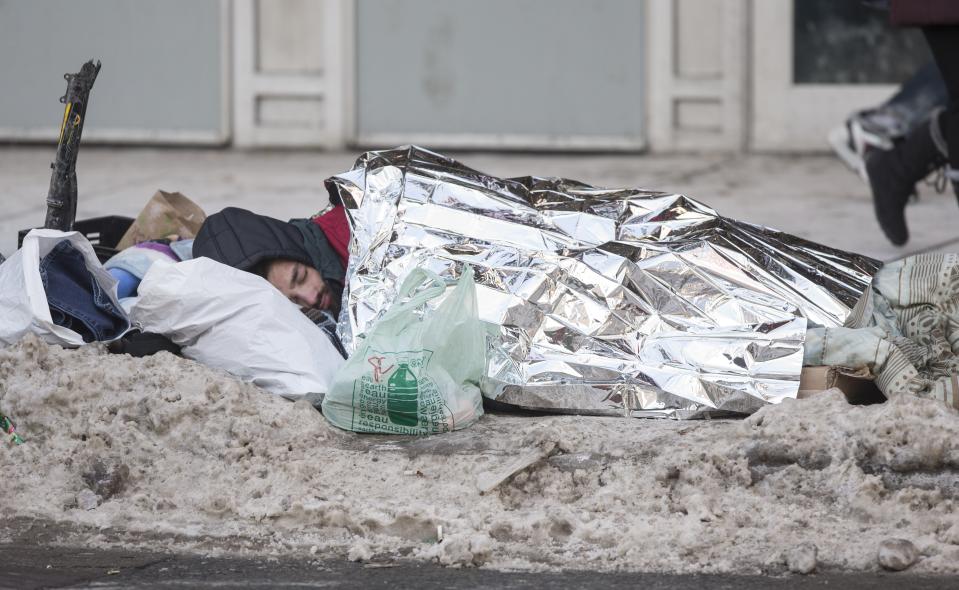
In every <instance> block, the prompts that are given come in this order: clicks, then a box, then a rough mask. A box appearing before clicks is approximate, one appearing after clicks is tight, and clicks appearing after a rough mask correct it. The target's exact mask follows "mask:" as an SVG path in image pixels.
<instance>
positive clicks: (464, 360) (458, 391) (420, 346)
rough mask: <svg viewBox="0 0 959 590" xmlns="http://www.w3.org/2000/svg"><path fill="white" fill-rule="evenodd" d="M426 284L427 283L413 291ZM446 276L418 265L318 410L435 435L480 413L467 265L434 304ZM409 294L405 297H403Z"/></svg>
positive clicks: (482, 351) (478, 344)
mask: <svg viewBox="0 0 959 590" xmlns="http://www.w3.org/2000/svg"><path fill="white" fill-rule="evenodd" d="M426 283H430V286H429V287H427V288H425V289H421V290H420V291H419V292H417V293H416V294H414V291H415V290H416V289H417V288H418V287H420V286H421V285H424V284H426ZM445 292H446V283H445V282H444V281H443V279H442V278H440V277H439V276H437V275H436V274H435V273H432V272H429V271H427V270H424V269H421V268H417V269H415V270H413V272H411V273H410V275H409V276H408V277H407V278H406V280H405V281H404V282H403V285H402V286H401V287H400V290H399V293H397V298H396V302H395V303H394V304H393V306H392V307H391V308H390V309H389V310H388V311H387V312H386V313H385V314H383V317H381V318H380V319H379V320H377V322H376V323H375V324H373V327H372V328H371V329H370V331H369V333H368V334H367V335H366V336H365V338H364V339H363V341H362V342H361V343H360V344H359V346H357V348H356V352H355V353H353V356H351V357H350V359H349V360H348V361H347V362H346V364H345V365H344V366H343V369H342V370H341V371H340V372H339V373H338V374H337V375H336V380H335V381H334V382H333V387H332V388H331V389H330V392H329V393H328V394H327V395H326V397H325V398H323V415H324V416H326V418H327V419H328V420H329V421H330V422H331V423H333V424H334V425H336V426H339V427H340V428H343V429H346V430H353V431H355V432H379V433H394V434H438V433H441V432H449V431H451V430H459V429H461V428H465V427H467V426H469V425H470V424H472V423H474V422H476V420H478V419H479V418H480V416H482V415H483V399H482V395H481V394H480V389H479V382H480V378H481V376H482V375H483V374H484V373H485V372H486V329H485V327H484V324H483V323H482V322H481V321H480V319H479V312H478V311H477V302H476V285H475V283H474V282H473V270H472V269H471V268H470V267H469V266H467V267H465V269H464V271H463V274H462V275H461V276H460V279H459V282H458V283H457V285H456V287H455V288H454V289H452V291H451V292H450V293H449V295H448V296H447V297H446V298H445V299H444V300H443V301H442V302H441V303H440V304H439V306H438V307H437V308H436V309H429V308H428V307H426V308H425V310H424V311H423V312H422V314H421V313H420V312H419V309H420V308H423V307H425V306H426V303H427V302H428V301H430V300H432V299H436V298H438V297H441V296H443V294H444V293H445ZM406 297H409V299H408V300H405V301H404V298H406Z"/></svg>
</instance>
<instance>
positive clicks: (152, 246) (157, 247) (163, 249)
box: [134, 242, 180, 261]
mask: <svg viewBox="0 0 959 590" xmlns="http://www.w3.org/2000/svg"><path fill="white" fill-rule="evenodd" d="M134 247H135V248H146V249H147V250H153V251H155V252H160V253H162V254H166V255H167V256H169V257H170V258H172V259H173V260H177V261H179V260H180V257H179V256H177V255H176V253H175V252H174V251H173V248H171V247H170V246H168V245H167V244H159V243H157V242H140V243H139V244H137V245H136V246H134Z"/></svg>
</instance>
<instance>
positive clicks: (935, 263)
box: [803, 254, 959, 409]
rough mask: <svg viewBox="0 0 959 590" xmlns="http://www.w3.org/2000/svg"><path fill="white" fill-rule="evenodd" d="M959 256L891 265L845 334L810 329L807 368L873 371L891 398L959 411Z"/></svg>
mask: <svg viewBox="0 0 959 590" xmlns="http://www.w3.org/2000/svg"><path fill="white" fill-rule="evenodd" d="M957 353H959V254H921V255H918V256H911V257H909V258H905V259H903V260H898V261H896V262H892V263H889V264H887V265H885V266H884V267H883V268H882V269H881V270H880V271H879V272H878V273H876V276H875V277H873V280H872V285H871V286H870V287H869V288H868V289H866V291H865V292H864V293H863V295H862V297H861V298H860V299H859V302H858V303H857V304H856V306H855V308H854V309H853V310H852V312H851V313H850V314H849V317H848V319H847V320H846V324H845V326H844V327H842V328H814V329H811V330H809V332H808V333H807V338H806V348H805V353H804V359H803V363H804V364H806V365H831V366H844V367H852V368H860V367H867V368H868V369H869V370H870V371H871V373H872V374H873V375H874V376H875V378H876V385H877V386H878V387H879V389H880V390H881V391H882V392H883V393H884V394H886V397H893V396H897V395H901V394H903V393H910V394H913V395H919V396H922V397H930V398H934V399H938V400H941V401H943V402H945V403H947V404H949V405H950V406H952V407H954V408H956V409H959V356H957Z"/></svg>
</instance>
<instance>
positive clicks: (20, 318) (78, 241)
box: [0, 229, 122, 346]
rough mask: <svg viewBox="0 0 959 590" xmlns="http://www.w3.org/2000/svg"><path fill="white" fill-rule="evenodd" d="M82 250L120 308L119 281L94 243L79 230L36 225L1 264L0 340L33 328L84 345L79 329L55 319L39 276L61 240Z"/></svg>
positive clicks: (41, 334)
mask: <svg viewBox="0 0 959 590" xmlns="http://www.w3.org/2000/svg"><path fill="white" fill-rule="evenodd" d="M65 240H66V241H68V242H70V244H71V245H72V246H73V247H74V248H76V249H77V250H79V251H80V253H81V254H83V259H84V262H85V263H86V267H87V270H88V271H90V273H92V275H93V277H94V279H96V281H97V283H98V284H99V285H100V286H101V287H102V288H103V290H104V291H105V292H106V293H107V294H108V295H109V297H110V300H111V301H112V302H113V303H114V305H116V307H117V309H120V303H119V302H118V301H117V281H116V279H114V278H113V277H112V276H110V273H108V272H107V271H106V270H104V268H103V266H102V265H101V264H100V261H99V260H98V259H97V254H96V252H94V250H93V246H91V245H90V242H89V241H87V239H86V238H85V237H84V236H83V234H81V233H80V232H75V231H74V232H62V231H58V230H54V229H35V230H33V231H31V232H30V233H28V234H27V236H26V237H25V238H23V245H22V246H21V248H20V249H19V250H17V251H16V252H15V253H14V254H13V256H11V257H10V258H8V259H7V260H6V261H5V262H4V263H3V264H0V344H3V345H8V344H13V343H14V342H17V341H18V340H20V338H22V337H23V335H24V334H27V333H28V332H32V333H33V334H36V335H37V336H39V337H41V338H42V339H43V340H45V341H46V342H49V343H51V344H59V345H61V346H81V345H83V344H84V342H83V337H82V336H81V335H80V334H78V333H77V332H75V331H73V330H71V329H69V328H65V327H63V326H58V325H56V324H54V323H53V318H52V317H51V315H50V305H49V304H48V303H47V294H46V291H44V289H43V281H42V280H41V279H40V261H41V260H42V259H43V257H44V256H46V255H47V254H49V253H50V251H51V250H53V248H54V247H55V246H56V245H57V244H59V243H60V242H62V241H65ZM120 336H122V334H120V335H118V336H117V337H118V338H119V337H120Z"/></svg>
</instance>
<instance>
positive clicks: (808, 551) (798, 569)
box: [786, 543, 819, 575]
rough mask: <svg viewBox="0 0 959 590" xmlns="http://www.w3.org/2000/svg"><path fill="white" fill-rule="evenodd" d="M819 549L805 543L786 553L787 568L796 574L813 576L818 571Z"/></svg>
mask: <svg viewBox="0 0 959 590" xmlns="http://www.w3.org/2000/svg"><path fill="white" fill-rule="evenodd" d="M818 552H819V551H818V549H817V548H816V546H815V545H813V544H812V543H803V544H801V545H798V546H796V547H793V548H792V549H790V550H789V551H787V552H786V567H787V568H789V571H791V572H792V573H794V574H803V575H806V574H811V573H812V572H813V571H814V570H815V569H816V559H817V554H818Z"/></svg>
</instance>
